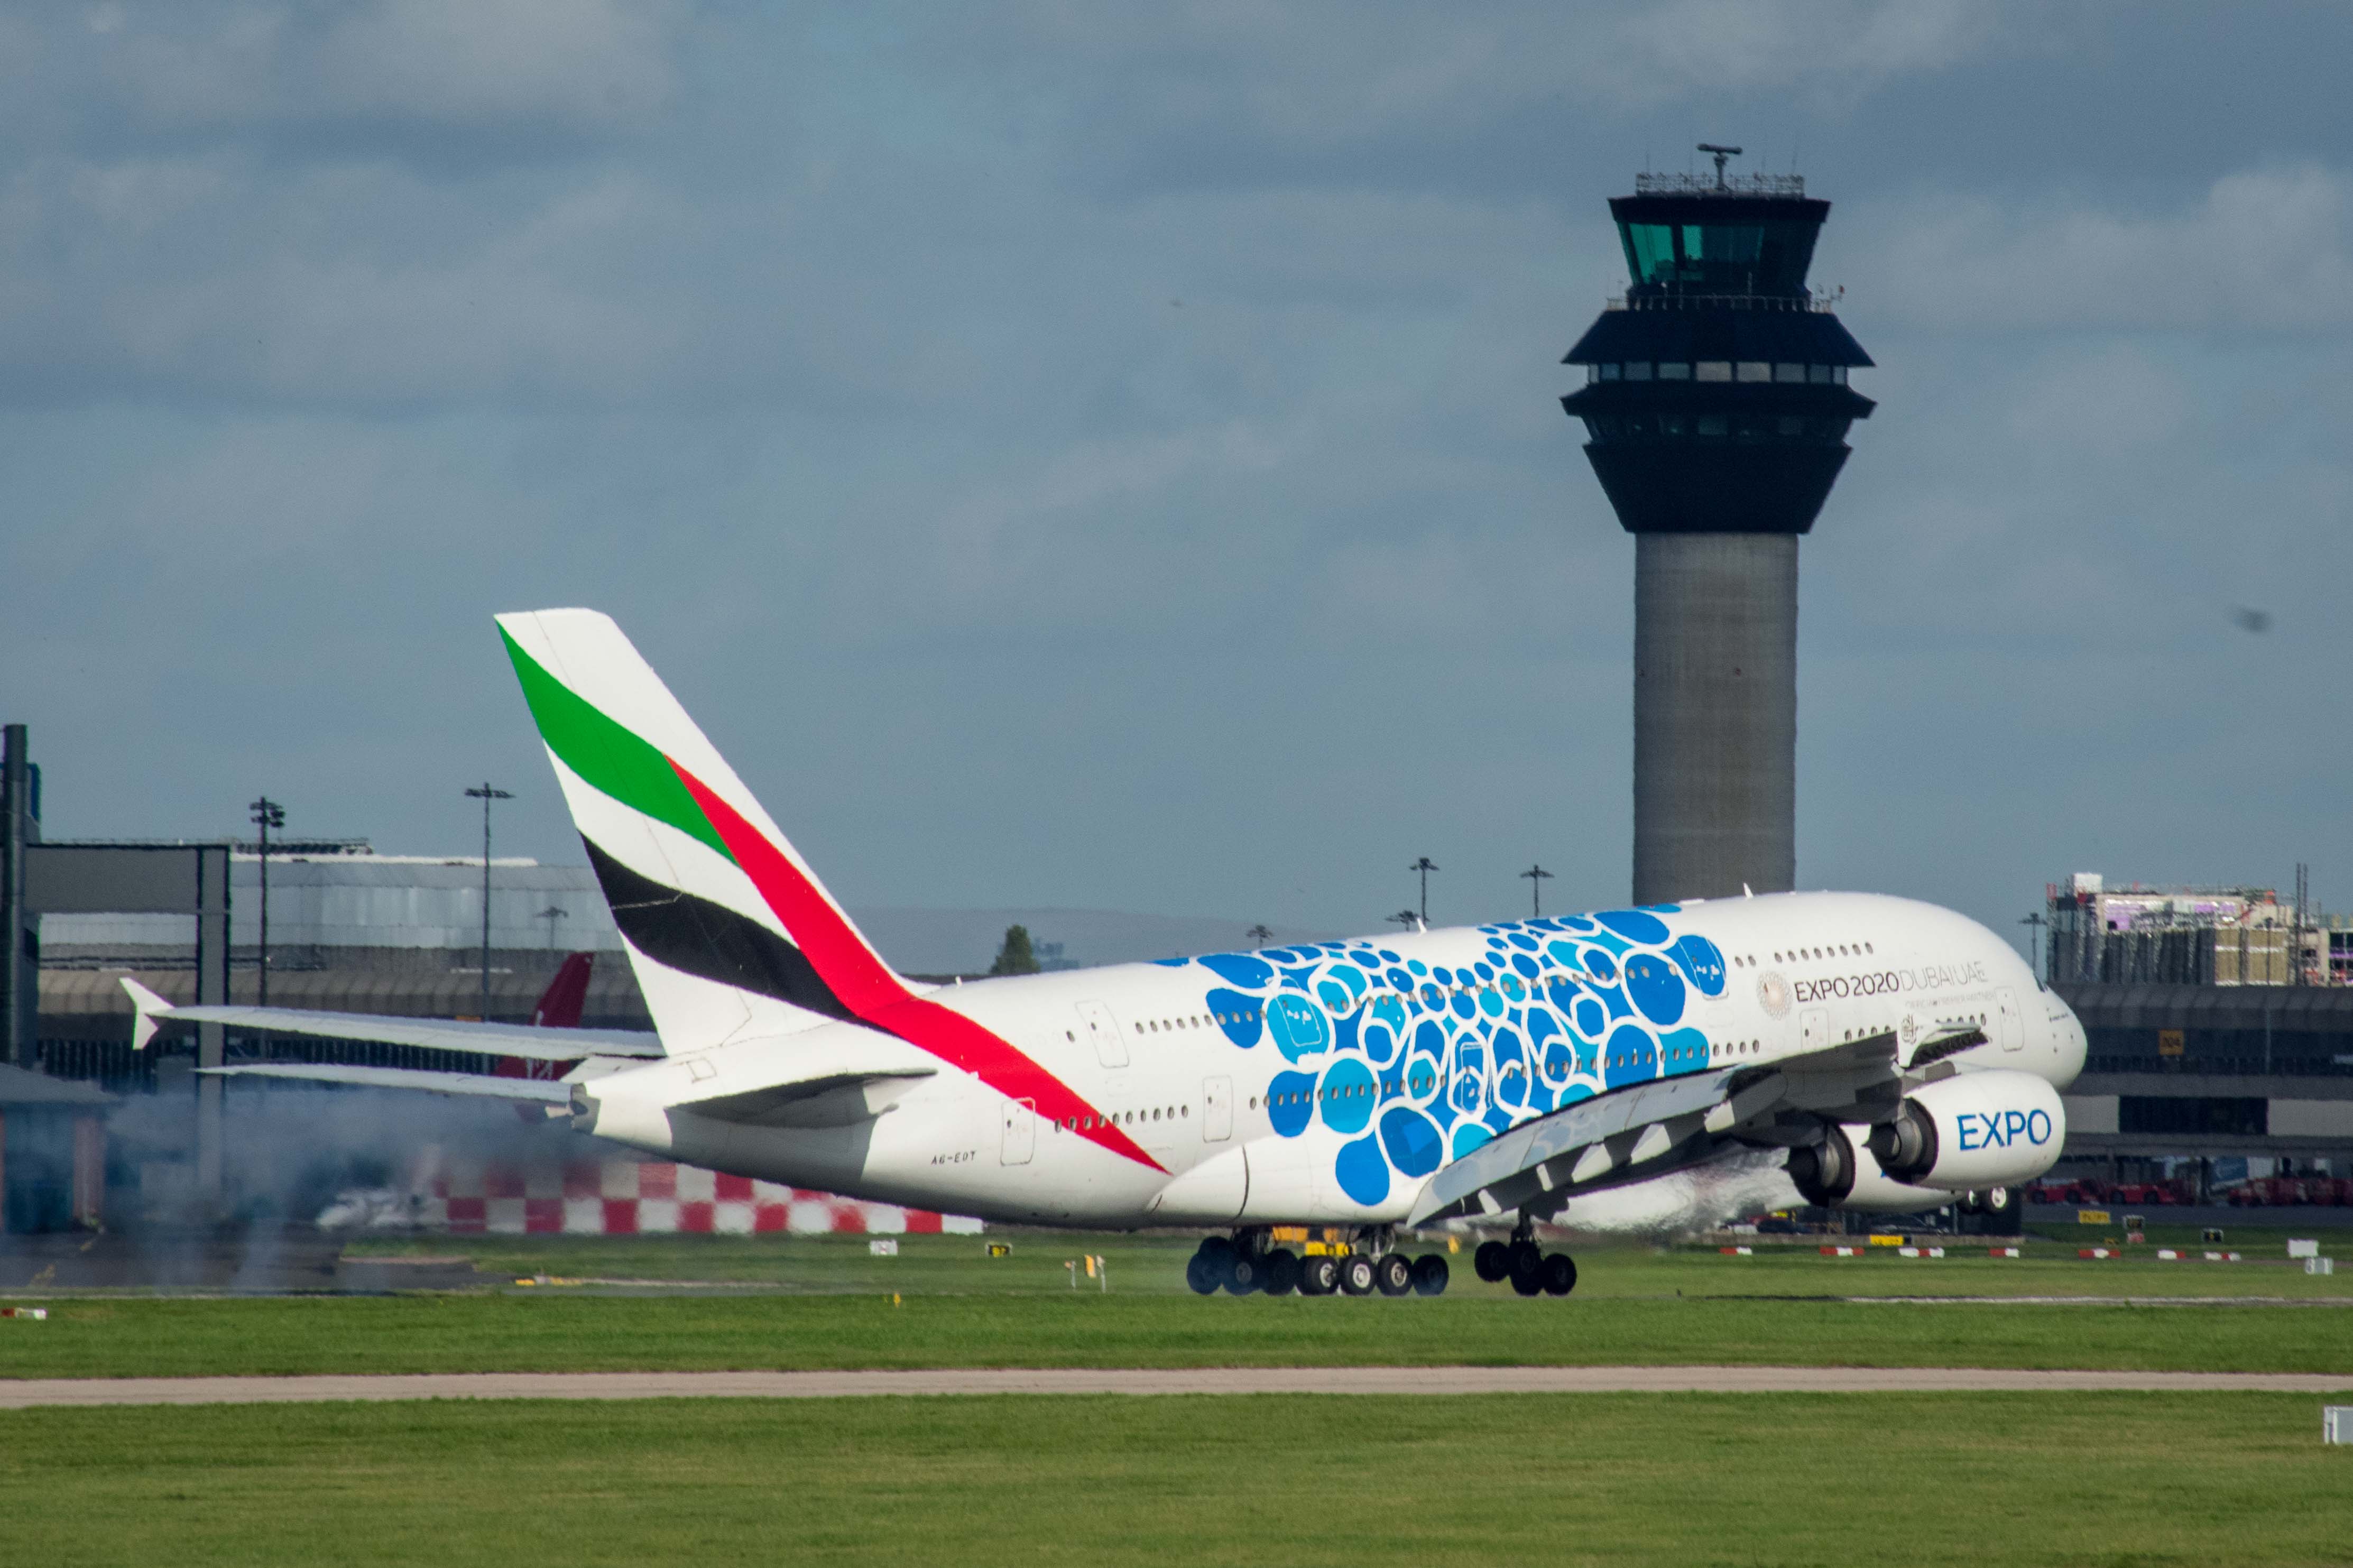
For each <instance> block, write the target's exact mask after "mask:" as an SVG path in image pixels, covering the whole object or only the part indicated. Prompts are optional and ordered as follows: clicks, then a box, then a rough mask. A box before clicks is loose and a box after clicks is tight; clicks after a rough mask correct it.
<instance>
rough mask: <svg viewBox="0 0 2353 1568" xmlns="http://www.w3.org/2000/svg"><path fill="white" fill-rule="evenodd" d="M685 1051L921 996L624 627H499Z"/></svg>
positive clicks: (660, 1013)
mask: <svg viewBox="0 0 2353 1568" xmlns="http://www.w3.org/2000/svg"><path fill="white" fill-rule="evenodd" d="M498 621H499V631H500V634H501V637H503V638H504V639H505V642H506V649H507V656H508V658H510V659H511V660H512V662H513V665H514V669H515V675H516V678H517V679H519V680H521V681H522V691H523V697H524V700H526V701H528V702H529V703H530V705H531V711H532V718H533V721H536V722H537V724H538V726H539V734H540V739H541V740H542V741H543V742H545V743H546V746H547V753H548V758H549V761H550V763H552V764H553V765H554V769H555V776H556V780H557V782H558V783H559V784H561V785H562V786H563V789H564V799H565V805H567V806H569V807H570V808H571V812H572V821H573V826H575V827H576V828H578V829H579V831H580V837H581V840H582V842H583V843H584V844H586V846H587V850H588V859H589V863H590V865H592V866H593V867H595V868H596V877H597V880H598V881H599V883H601V884H602V886H603V888H604V890H605V900H606V902H607V904H609V905H610V906H611V908H612V911H613V920H614V922H615V923H616V924H617V925H618V926H619V927H620V931H621V935H622V938H623V940H624V941H625V942H627V944H628V955H629V963H630V967H631V969H632V970H633V971H634V972H635V973H636V975H637V979H638V989H639V990H640V991H642V992H643V993H644V994H645V998H646V1005H647V1007H648V1008H649V1011H651V1013H652V1014H653V1019H654V1027H655V1028H656V1029H657V1030H659V1032H660V1034H661V1037H662V1043H663V1046H664V1047H665V1049H667V1050H668V1051H669V1052H670V1054H672V1055H677V1054H679V1053H681V1052H685V1051H694V1050H700V1049H702V1048H704V1047H709V1046H714V1045H718V1044H720V1043H722V1042H723V1041H725V1040H729V1039H736V1038H748V1037H756V1036H762V1035H775V1034H785V1033H790V1032H792V1031H794V1030H797V1029H802V1028H807V1027H811V1026H815V1025H817V1024H819V1023H823V1022H826V1021H828V1020H833V1019H842V1020H850V1019H856V1018H859V1017H862V1016H871V1015H872V1014H874V1013H875V1012H877V1011H879V1010H880V1009H881V1008H882V1007H884V1006H886V1005H890V1004H892V1003H894V1002H898V1001H901V1000H903V999H905V998H906V997H907V996H908V995H909V994H910V992H909V989H908V986H907V984H906V983H905V982H904V981H903V980H902V979H901V978H900V977H899V976H898V975H897V974H896V973H893V972H892V969H891V966H890V965H889V964H887V963H884V962H883V960H882V957H881V954H880V953H878V952H875V950H874V947H873V945H872V944H871V942H868V941H867V940H866V939H865V937H864V936H863V935H861V934H860V931H859V930H858V928H857V926H856V924H855V923H854V922H853V921H851V920H850V919H849V915H848V914H847V913H846V912H845V911H844V910H842V908H841V906H840V905H839V903H837V902H836V901H835V900H834V899H833V896H832V895H831V894H829V893H828V892H827V891H826V889H825V886H824V884H823V883H821V882H820V881H818V878H817V874H816V873H815V872H814V871H812V870H810V869H809V868H808V866H807V862H805V861H803V860H802V859H801V858H800V855H799V853H798V852H797V851H796V850H795V849H794V848H793V847H792V845H791V843H790V842H789V841H787V840H786V837H785V836H784V834H783V832H782V831H781V830H779V829H778V828H777V826H776V823H775V822H773V821H772V820H770V818H769V816H768V814H767V813H766V812H765V811H764V810H762V809H761V807H760V803H759V802H758V801H757V800H755V799H754V798H753V796H752V792H751V791H749V790H748V789H746V788H744V782H743V781H742V780H741V779H739V778H737V777H736V776H735V771H734V770H733V768H731V767H729V766H728V765H727V763H726V761H725V759H723V757H721V756H720V754H719V752H718V750H717V748H715V747H713V746H712V743H711V742H710V741H709V740H708V739H707V738H705V737H704V735H703V733H702V730H700V729H699V728H697V727H696V725H695V722H694V721H693V720H692V719H691V718H689V717H688V716H687V712H686V710H685V709H684V708H683V707H681V705H680V703H679V700H678V699H677V698H675V697H673V696H672V695H670V689H669V688H668V687H666V686H664V685H663V684H662V681H661V678H660V677H659V676H658V675H656V674H655V673H654V672H653V669H652V668H651V667H650V666H649V665H648V664H647V663H646V661H645V659H644V658H642V657H640V656H639V654H638V650H637V648H636V647H633V646H632V645H631V644H630V642H629V639H628V637H625V636H624V635H623V634H622V632H621V628H620V627H619V626H616V625H615V624H614V623H613V621H612V619H611V617H609V616H604V615H600V614H598V613H597V612H596V611H594V610H536V611H528V612H523V613H519V614H512V615H504V616H499V617H498Z"/></svg>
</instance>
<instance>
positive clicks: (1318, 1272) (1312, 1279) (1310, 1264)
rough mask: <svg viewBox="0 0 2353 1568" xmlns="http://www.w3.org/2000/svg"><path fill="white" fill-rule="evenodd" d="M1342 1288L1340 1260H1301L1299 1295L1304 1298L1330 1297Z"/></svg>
mask: <svg viewBox="0 0 2353 1568" xmlns="http://www.w3.org/2000/svg"><path fill="white" fill-rule="evenodd" d="M1339 1286H1340V1260H1339V1259H1338V1258H1301V1259H1300V1260H1299V1293H1300V1294H1301V1295H1303V1296H1329V1295H1330V1294H1331V1293H1332V1292H1333V1291H1334V1290H1336V1289H1339Z"/></svg>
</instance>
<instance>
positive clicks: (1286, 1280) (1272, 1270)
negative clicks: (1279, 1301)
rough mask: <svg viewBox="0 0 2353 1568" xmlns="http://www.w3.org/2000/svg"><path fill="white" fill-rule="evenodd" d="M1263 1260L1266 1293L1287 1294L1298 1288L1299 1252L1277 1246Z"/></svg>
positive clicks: (1271, 1294)
mask: <svg viewBox="0 0 2353 1568" xmlns="http://www.w3.org/2000/svg"><path fill="white" fill-rule="evenodd" d="M1264 1262H1265V1265H1266V1293H1267V1294H1268V1295H1270V1296H1288V1295H1290V1294H1291V1293H1292V1292H1293V1290H1296V1289H1299V1254H1297V1253H1295V1252H1293V1251H1292V1250H1291V1249H1290V1248H1289V1247H1276V1248H1275V1249H1274V1250H1273V1251H1271V1252H1270V1253H1268V1254H1267V1255H1266V1258H1265V1259H1264Z"/></svg>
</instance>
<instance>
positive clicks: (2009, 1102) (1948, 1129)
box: [1800, 1072, 2067, 1193]
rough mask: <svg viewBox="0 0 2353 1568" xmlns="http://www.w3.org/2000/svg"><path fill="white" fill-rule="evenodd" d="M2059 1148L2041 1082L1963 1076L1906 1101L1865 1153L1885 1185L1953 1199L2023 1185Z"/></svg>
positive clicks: (2060, 1117)
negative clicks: (1937, 1190) (1908, 1186)
mask: <svg viewBox="0 0 2353 1568" xmlns="http://www.w3.org/2000/svg"><path fill="white" fill-rule="evenodd" d="M2066 1141H2067V1111H2066V1108H2065V1107H2064V1106H2063V1104H2061V1103H2060V1100H2059V1091H2058V1090H2057V1089H2053V1088H2052V1086H2051V1085H2050V1084H2049V1083H2048V1082H2046V1081H2044V1080H2043V1079H2039V1078H2037V1077H2035V1076H2034V1075H2033V1074H2032V1073H2025V1072H1967V1073H1956V1074H1955V1075H1954V1076H1953V1077H1951V1078H1948V1079H1942V1080H1940V1081H1938V1082H1936V1083H1932V1084H1928V1085H1926V1086H1925V1087H1923V1088H1921V1089H1918V1090H1916V1091H1915V1092H1914V1093H1912V1094H1910V1095H1908V1096H1906V1097H1905V1100H1904V1103H1903V1105H1902V1106H1901V1107H1900V1108H1899V1109H1898V1110H1897V1111H1896V1113H1895V1116H1894V1119H1893V1120H1892V1121H1883V1122H1882V1123H1880V1124H1879V1125H1878V1126H1876V1127H1874V1128H1873V1129H1872V1130H1871V1135H1870V1137H1869V1139H1868V1140H1867V1141H1866V1143H1865V1147H1867V1148H1868V1149H1869V1150H1870V1152H1871V1153H1872V1155H1873V1158H1874V1159H1875V1160H1876V1161H1877V1163H1878V1165H1879V1168H1880V1170H1881V1171H1882V1172H1883V1173H1885V1174H1886V1176H1887V1178H1888V1179H1889V1180H1890V1181H1894V1182H1901V1183H1905V1184H1918V1185H1920V1186H1924V1187H1936V1188H1940V1189H1942V1190H1943V1191H1945V1192H1947V1193H1956V1192H1968V1191H1974V1190H1983V1189H1986V1188H1989V1187H2005V1186H2016V1185H2017V1184H2020V1183H2021V1182H2031V1181H2032V1180H2033V1179H2034V1178H2035V1177H2037V1176H2039V1175H2041V1174H2042V1173H2043V1172H2045V1171H2047V1170H2049V1169H2050V1168H2051V1167H2052V1165H2053V1164H2055V1163H2058V1159H2059V1150H2060V1146H2061V1145H2062V1144H2063V1143H2064V1142H2066ZM1800 1190H1802V1189H1800Z"/></svg>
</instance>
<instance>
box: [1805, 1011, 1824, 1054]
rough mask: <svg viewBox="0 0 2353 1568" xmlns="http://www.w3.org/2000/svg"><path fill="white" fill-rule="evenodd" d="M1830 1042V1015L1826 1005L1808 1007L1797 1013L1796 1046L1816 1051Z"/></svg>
mask: <svg viewBox="0 0 2353 1568" xmlns="http://www.w3.org/2000/svg"><path fill="white" fill-rule="evenodd" d="M1830 1043H1831V1015H1830V1010H1829V1009H1828V1008H1826V1007H1809V1008H1807V1009H1806V1010H1805V1011H1804V1012H1802V1013H1800V1014H1799V1015H1798V1048H1799V1050H1801V1051H1818V1050H1820V1049H1821V1048H1822V1047H1824V1046H1827V1045H1829V1044H1830Z"/></svg>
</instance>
